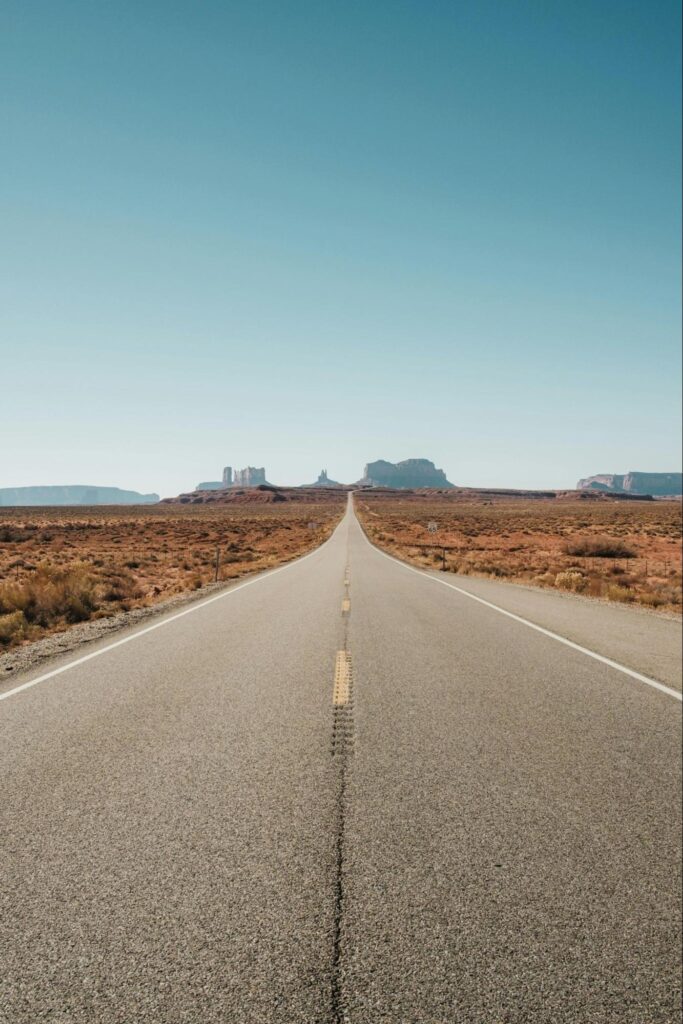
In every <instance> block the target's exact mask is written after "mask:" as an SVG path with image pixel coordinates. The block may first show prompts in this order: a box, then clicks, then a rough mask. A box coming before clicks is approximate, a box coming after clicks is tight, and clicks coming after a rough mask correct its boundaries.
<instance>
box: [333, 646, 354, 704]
mask: <svg viewBox="0 0 683 1024" xmlns="http://www.w3.org/2000/svg"><path fill="white" fill-rule="evenodd" d="M350 688H351V656H350V655H349V653H348V652H347V651H337V661H336V664H335V666H334V689H333V690H332V703H333V704H334V706H335V707H336V708H342V707H345V706H346V705H347V704H348V703H349V695H350Z"/></svg>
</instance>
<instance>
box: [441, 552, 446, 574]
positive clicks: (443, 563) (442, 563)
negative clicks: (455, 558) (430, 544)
mask: <svg viewBox="0 0 683 1024" xmlns="http://www.w3.org/2000/svg"><path fill="white" fill-rule="evenodd" d="M441 568H442V570H443V571H444V572H445V571H446V549H445V548H444V549H443V554H442V556H441Z"/></svg>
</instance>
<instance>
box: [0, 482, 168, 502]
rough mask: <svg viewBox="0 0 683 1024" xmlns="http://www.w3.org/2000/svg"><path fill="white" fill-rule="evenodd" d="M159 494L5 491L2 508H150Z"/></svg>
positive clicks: (73, 488) (75, 487)
mask: <svg viewBox="0 0 683 1024" xmlns="http://www.w3.org/2000/svg"><path fill="white" fill-rule="evenodd" d="M158 500H159V495H158V494H140V493H139V492H138V491H122V490H121V489H120V488H119V487H90V486H88V485H87V484H65V485H63V486H59V485H57V486H54V487H52V486H50V487H2V488H0V505H4V506H7V505H20V506H21V505H151V504H153V503H154V502H157V501H158Z"/></svg>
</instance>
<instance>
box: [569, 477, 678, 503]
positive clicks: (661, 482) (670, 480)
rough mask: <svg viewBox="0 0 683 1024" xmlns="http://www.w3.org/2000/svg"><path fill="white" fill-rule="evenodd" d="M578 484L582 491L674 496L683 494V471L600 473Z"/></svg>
mask: <svg viewBox="0 0 683 1024" xmlns="http://www.w3.org/2000/svg"><path fill="white" fill-rule="evenodd" d="M576 486H577V488H578V490H580V491H584V490H591V491H607V492H614V491H622V492H624V493H625V494H652V495H653V496H654V497H666V496H668V497H674V496H676V495H678V494H683V473H637V472H631V473H624V474H619V473H598V474H597V475H596V476H587V477H585V478H584V479H583V480H579V482H578V484H577V485H576Z"/></svg>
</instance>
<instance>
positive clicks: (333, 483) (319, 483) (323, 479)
mask: <svg viewBox="0 0 683 1024" xmlns="http://www.w3.org/2000/svg"><path fill="white" fill-rule="evenodd" d="M301 486H302V487H344V484H340V483H339V482H338V481H337V480H330V478H329V476H328V475H327V470H326V469H321V470H320V476H319V477H318V479H317V480H316V482H315V483H314V484H302V485H301Z"/></svg>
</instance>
